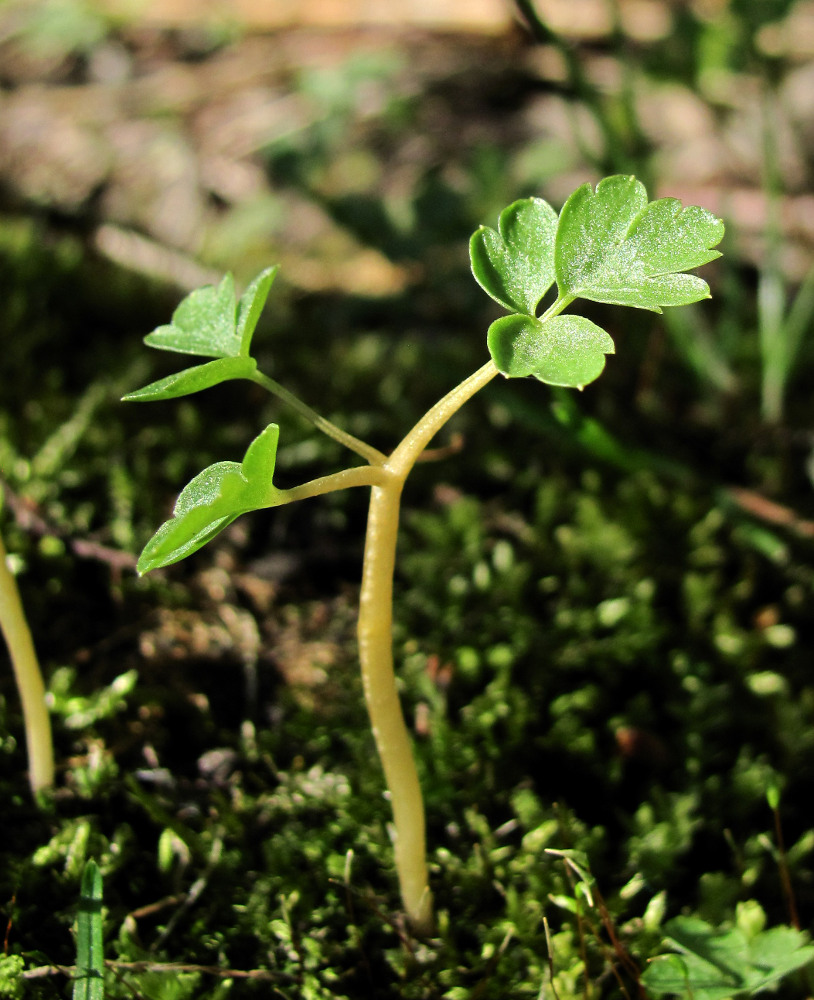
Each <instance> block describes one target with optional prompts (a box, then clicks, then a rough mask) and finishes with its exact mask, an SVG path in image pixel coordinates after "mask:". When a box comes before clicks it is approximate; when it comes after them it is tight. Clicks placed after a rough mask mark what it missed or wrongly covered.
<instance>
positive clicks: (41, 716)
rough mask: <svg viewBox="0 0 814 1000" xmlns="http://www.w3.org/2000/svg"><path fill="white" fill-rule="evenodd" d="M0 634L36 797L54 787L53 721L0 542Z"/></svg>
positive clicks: (21, 607)
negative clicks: (20, 708) (17, 699)
mask: <svg viewBox="0 0 814 1000" xmlns="http://www.w3.org/2000/svg"><path fill="white" fill-rule="evenodd" d="M0 630H2V632H3V636H4V637H5V640H6V645H7V646H8V650H9V655H10V657H11V666H12V668H13V670H14V677H15V680H16V681H17V689H18V691H19V692H20V701H21V702H22V706H23V720H24V724H25V740H26V746H27V748H28V780H29V783H30V785H31V790H32V792H33V793H34V795H35V796H36V795H37V793H38V792H40V791H42V790H43V789H45V788H49V787H50V786H51V785H53V783H54V751H53V745H52V742H51V720H50V719H49V718H48V710H47V708H46V705H45V685H44V684H43V680H42V673H41V672H40V666H39V663H38V661H37V654H36V651H35V650H34V643H33V641H32V639H31V630H30V629H29V627H28V622H27V621H26V617H25V612H24V611H23V605H22V601H21V600H20V592H19V590H18V589H17V581H16V580H15V579H14V575H13V574H12V572H11V570H10V569H9V568H8V565H7V562H6V548H5V546H4V545H3V540H2V538H0Z"/></svg>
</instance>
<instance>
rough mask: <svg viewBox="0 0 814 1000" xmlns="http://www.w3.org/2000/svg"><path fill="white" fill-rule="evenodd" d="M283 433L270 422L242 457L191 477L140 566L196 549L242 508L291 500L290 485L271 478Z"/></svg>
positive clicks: (173, 558) (142, 569)
mask: <svg viewBox="0 0 814 1000" xmlns="http://www.w3.org/2000/svg"><path fill="white" fill-rule="evenodd" d="M279 434H280V429H279V427H278V426H277V425H276V424H269V426H268V427H267V428H266V429H265V430H264V431H263V432H262V433H261V434H259V435H258V436H257V437H256V438H255V439H254V441H252V443H251V444H250V445H249V447H248V449H247V451H246V454H245V456H244V458H243V462H242V463H239V462H217V463H216V464H215V465H210V466H209V467H208V468H206V469H204V470H203V472H200V473H198V475H197V476H195V478H194V479H193V480H191V482H189V483H187V485H186V486H185V487H184V489H183V490H182V491H181V493H180V495H179V497H178V500H177V501H176V504H175V509H174V511H173V516H172V518H171V519H170V520H169V521H165V522H164V524H162V525H161V527H160V528H159V529H158V531H156V533H155V534H154V535H153V537H152V538H151V539H150V541H149V542H148V543H147V544H146V545H145V546H144V551H143V552H142V553H141V556H140V557H139V561H138V564H137V566H136V569H137V570H138V572H139V573H140V574H143V573H148V572H149V571H150V570H153V569H158V568H159V567H160V566H169V565H171V564H172V563H176V562H178V561H179V560H181V559H184V558H185V557H186V556H188V555H191V554H192V553H193V552H197V550H198V549H200V548H201V547H202V546H204V545H206V543H207V542H208V541H210V540H211V539H212V538H214V537H215V535H217V534H218V533H219V532H221V531H223V529H224V528H225V527H227V526H228V525H229V524H231V523H232V521H234V520H235V518H237V517H239V516H240V515H241V514H245V513H247V512H248V511H250V510H260V509H261V508H263V507H276V506H278V505H279V504H282V503H286V493H285V491H284V490H278V489H277V488H276V487H275V486H274V484H273V483H272V476H273V473H274V462H275V459H276V455H277V439H278V437H279Z"/></svg>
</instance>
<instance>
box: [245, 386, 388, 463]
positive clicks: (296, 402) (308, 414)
mask: <svg viewBox="0 0 814 1000" xmlns="http://www.w3.org/2000/svg"><path fill="white" fill-rule="evenodd" d="M251 381H252V382H256V383H257V384H258V385H262V386H263V388H264V389H266V390H267V391H268V392H270V393H272V394H273V395H274V396H277V398H278V399H281V400H282V401H283V402H284V403H288V405H289V406H291V407H293V408H294V409H295V410H296V411H297V413H299V415H300V416H301V417H305V419H306V420H308V421H309V422H310V423H312V424H313V425H314V427H316V428H317V429H318V430H321V431H322V432H323V434H327V435H328V437H330V438H333V439H334V441H338V442H339V443H340V444H342V445H344V446H345V447H346V448H349V449H350V450H351V451H355V452H356V454H357V455H361V457H362V458H364V459H365V460H366V461H368V462H370V464H371V465H383V464H384V463H385V461H387V456H386V455H385V454H384V453H383V452H381V451H379V450H378V448H374V447H373V446H372V445H369V444H367V443H366V442H365V441H360V440H359V438H356V437H354V436H353V435H352V434H348V432H347V431H343V430H342V428H341V427H337V426H336V424H333V423H331V421H330V420H327V419H326V418H325V417H323V416H321V415H320V414H319V413H317V411H316V410H312V409H311V407H310V406H308V405H307V404H306V403H303V401H302V400H301V399H300V398H299V397H298V396H295V395H294V393H293V392H289V391H288V389H286V388H285V386H282V385H280V383H279V382H275V381H274V379H273V378H269V377H268V375H264V374H263V373H262V372H260V371H257V370H255V371H254V373H253V374H252V375H251Z"/></svg>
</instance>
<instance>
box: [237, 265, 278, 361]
mask: <svg viewBox="0 0 814 1000" xmlns="http://www.w3.org/2000/svg"><path fill="white" fill-rule="evenodd" d="M278 270H279V268H278V267H267V268H266V269H265V271H261V272H260V274H258V275H257V277H256V278H255V279H254V281H253V282H252V283H251V284H250V285H249V287H248V288H247V289H246V291H245V292H244V293H243V294H242V295H241V297H240V302H238V304H237V331H236V332H237V336H238V338H239V340H240V353H241V354H242V355H243V357H248V356H249V350H250V348H251V343H252V336H253V334H254V330H255V327H256V326H257V321H258V320H259V319H260V313H261V312H262V311H263V306H264V305H265V304H266V299H267V298H268V294H269V290H270V289H271V285H272V282H273V281H274V279H275V278H276V276H277V271H278Z"/></svg>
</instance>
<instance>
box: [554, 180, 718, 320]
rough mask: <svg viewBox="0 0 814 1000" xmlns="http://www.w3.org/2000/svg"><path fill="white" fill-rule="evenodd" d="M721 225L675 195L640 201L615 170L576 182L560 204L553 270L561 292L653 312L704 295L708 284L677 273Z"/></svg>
mask: <svg viewBox="0 0 814 1000" xmlns="http://www.w3.org/2000/svg"><path fill="white" fill-rule="evenodd" d="M723 235H724V224H723V222H722V221H721V220H720V219H718V218H716V217H715V216H714V215H713V214H712V213H711V212H708V211H706V210H705V209H703V208H699V207H698V206H696V205H691V206H689V207H687V208H683V207H682V205H681V202H679V201H677V200H676V199H675V198H661V199H659V200H658V201H652V202H650V203H649V204H648V201H647V192H646V191H645V188H644V185H643V184H642V183H641V182H640V181H638V180H636V178H635V177H627V176H621V175H617V176H614V177H606V178H605V179H604V180H603V181H600V182H599V184H598V185H597V186H596V189H594V188H592V187H591V185H590V184H584V185H583V186H582V187H580V188H577V190H576V191H575V192H574V193H573V194H572V195H571V197H570V198H569V199H568V200H567V201H566V203H565V205H563V208H562V211H561V212H560V220H559V224H558V226H557V235H556V243H555V255H554V259H555V269H556V278H557V286H558V290H559V295H560V297H562V298H565V297H568V298H583V299H592V300H593V301H595V302H609V303H612V304H616V305H624V306H635V307H637V308H639V309H650V310H652V311H653V312H661V310H662V306H679V305H686V304H688V303H690V302H697V301H699V300H700V299H704V298H708V297H709V286H708V285H707V283H706V282H705V281H703V280H702V279H701V278H698V277H696V276H695V275H694V274H684V273H683V272H685V271H688V270H689V269H690V268H694V267H699V266H700V265H701V264H706V263H708V262H709V261H711V260H714V259H715V258H716V257H720V256H721V255H720V253H719V252H718V251H717V250H714V249H712V248H713V247H715V246H716V245H717V244H718V243H720V241H721V239H722V238H723Z"/></svg>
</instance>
